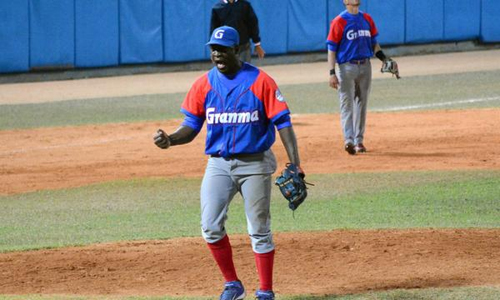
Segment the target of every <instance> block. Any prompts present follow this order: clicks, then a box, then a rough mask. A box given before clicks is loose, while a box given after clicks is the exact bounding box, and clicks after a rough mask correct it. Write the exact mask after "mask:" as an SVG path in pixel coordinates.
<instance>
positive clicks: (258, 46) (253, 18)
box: [247, 4, 266, 59]
mask: <svg viewBox="0 0 500 300" xmlns="http://www.w3.org/2000/svg"><path fill="white" fill-rule="evenodd" d="M247 17H248V19H247V20H248V24H247V26H248V34H249V36H250V38H251V39H252V41H253V43H254V46H255V52H257V56H258V57H259V58H260V59H262V58H264V56H265V55H266V51H264V48H262V43H261V40H260V30H259V19H258V18H257V15H256V14H255V11H254V10H253V8H252V5H250V4H249V6H248V16H247Z"/></svg>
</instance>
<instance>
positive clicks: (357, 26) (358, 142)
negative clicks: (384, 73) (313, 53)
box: [327, 0, 387, 155]
mask: <svg viewBox="0 0 500 300" xmlns="http://www.w3.org/2000/svg"><path fill="white" fill-rule="evenodd" d="M343 1H344V5H345V6H346V10H345V11H343V12H342V13H340V14H339V15H338V16H337V17H336V18H335V19H333V20H332V22H331V24H330V31H329V34H328V38H327V46H328V67H329V68H330V79H329V85H330V87H332V88H334V89H337V88H338V89H339V98H340V115H341V125H342V129H343V135H344V149H345V150H346V151H347V152H348V153H349V154H351V155H354V154H356V153H364V152H366V147H365V146H364V144H363V139H364V133H365V121H366V110H367V103H368V95H369V93H370V88H371V81H372V68H371V63H370V58H371V57H372V56H373V54H374V53H375V56H376V57H377V58H379V59H380V60H381V61H383V62H384V61H385V60H386V59H387V57H386V56H385V54H384V53H383V52H382V49H381V48H380V45H379V44H378V42H377V35H378V31H377V28H376V27H375V23H374V21H373V19H372V18H371V17H370V15H368V14H367V13H364V12H362V11H360V10H359V5H360V0H343ZM335 63H337V64H338V66H339V68H338V72H336V70H335Z"/></svg>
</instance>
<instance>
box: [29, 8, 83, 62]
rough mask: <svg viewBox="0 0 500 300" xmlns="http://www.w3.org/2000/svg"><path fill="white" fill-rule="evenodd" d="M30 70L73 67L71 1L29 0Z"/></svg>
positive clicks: (72, 9)
mask: <svg viewBox="0 0 500 300" xmlns="http://www.w3.org/2000/svg"><path fill="white" fill-rule="evenodd" d="M29 12H30V42H31V45H30V63H31V67H53V66H73V65H74V61H75V2H74V0H43V1H40V0H30V3H29Z"/></svg>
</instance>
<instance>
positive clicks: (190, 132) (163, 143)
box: [153, 125, 198, 149]
mask: <svg viewBox="0 0 500 300" xmlns="http://www.w3.org/2000/svg"><path fill="white" fill-rule="evenodd" d="M197 135H198V131H196V130H194V129H193V128H191V127H189V126H184V125H181V126H180V127H179V128H177V130H176V131H175V132H174V133H172V134H170V135H169V134H167V133H165V131H163V130H162V129H158V131H157V132H156V134H155V136H154V138H153V139H154V142H155V144H156V146H158V147H160V148H162V149H168V148H169V147H170V146H176V145H183V144H187V143H190V142H191V141H192V140H194V138H195V137H196V136H197Z"/></svg>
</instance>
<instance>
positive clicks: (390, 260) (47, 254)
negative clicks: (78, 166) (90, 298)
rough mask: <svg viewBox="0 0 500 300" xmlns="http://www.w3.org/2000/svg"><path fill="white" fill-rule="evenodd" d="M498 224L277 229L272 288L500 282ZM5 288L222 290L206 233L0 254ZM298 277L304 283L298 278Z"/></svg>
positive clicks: (250, 278)
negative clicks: (452, 227) (450, 227)
mask: <svg viewBox="0 0 500 300" xmlns="http://www.w3.org/2000/svg"><path fill="white" fill-rule="evenodd" d="M499 234H500V230H469V231H465V230H440V231H438V230H432V229H428V230H404V231H394V230H366V231H343V230H339V231H333V232H316V233H281V234H277V235H276V242H277V247H278V248H277V252H276V265H275V274H276V276H275V291H276V292H277V293H279V294H282V295H294V294H313V295H323V294H348V293H362V292H367V291H376V290H388V289H396V288H427V287H454V286H478V285H499V284H500V252H499V251H498V249H500V239H498V236H499ZM231 239H232V244H233V247H234V249H233V252H234V256H235V265H236V267H237V269H238V271H239V276H240V278H241V279H242V280H243V281H244V282H245V284H246V286H247V288H248V289H249V292H251V293H252V291H253V290H254V289H255V288H257V287H258V282H257V279H256V278H257V276H256V271H255V267H254V265H255V263H254V261H253V260H254V258H253V253H252V249H251V247H250V244H249V241H248V237H246V236H240V235H238V236H236V235H233V236H232V237H231ZM0 270H1V272H0V294H66V295H68V294H78V295H89V294H94V295H95V294H98V295H148V296H149V295H151V296H155V295H184V296H187V295H189V296H209V295H217V294H218V293H220V289H221V285H222V283H221V279H220V276H219V271H218V269H217V266H216V265H215V263H214V262H213V261H212V259H211V257H210V252H209V251H208V248H207V246H206V245H205V243H204V242H203V241H202V239H201V238H184V239H175V240H168V241H147V242H129V243H119V244H102V245H95V246H88V247H82V248H66V249H60V250H44V251H34V252H20V253H8V254H0ZM299 283H300V284H299Z"/></svg>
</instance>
